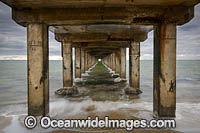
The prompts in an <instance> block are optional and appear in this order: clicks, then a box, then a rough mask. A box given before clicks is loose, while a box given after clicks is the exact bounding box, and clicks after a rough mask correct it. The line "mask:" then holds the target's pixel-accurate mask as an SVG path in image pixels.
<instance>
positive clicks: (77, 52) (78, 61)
mask: <svg viewBox="0 0 200 133" xmlns="http://www.w3.org/2000/svg"><path fill="white" fill-rule="evenodd" d="M75 78H81V48H79V47H76V48H75Z"/></svg>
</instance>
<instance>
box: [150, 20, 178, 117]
mask: <svg viewBox="0 0 200 133" xmlns="http://www.w3.org/2000/svg"><path fill="white" fill-rule="evenodd" d="M153 102H154V105H153V111H154V114H155V115H156V116H159V117H175V110H176V25H175V24H168V23H160V24H156V25H155V26H154V64H153Z"/></svg>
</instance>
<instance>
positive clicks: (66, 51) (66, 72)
mask: <svg viewBox="0 0 200 133" xmlns="http://www.w3.org/2000/svg"><path fill="white" fill-rule="evenodd" d="M62 53H63V54H62V56H63V87H71V86H72V85H73V69H72V68H73V67H72V66H73V63H72V44H71V42H66V41H63V42H62Z"/></svg>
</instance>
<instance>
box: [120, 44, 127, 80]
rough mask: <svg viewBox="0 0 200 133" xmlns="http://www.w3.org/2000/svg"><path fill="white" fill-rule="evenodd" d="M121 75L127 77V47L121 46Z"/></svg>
mask: <svg viewBox="0 0 200 133" xmlns="http://www.w3.org/2000/svg"><path fill="white" fill-rule="evenodd" d="M120 57H121V58H120V60H121V66H120V77H121V78H123V79H126V48H120Z"/></svg>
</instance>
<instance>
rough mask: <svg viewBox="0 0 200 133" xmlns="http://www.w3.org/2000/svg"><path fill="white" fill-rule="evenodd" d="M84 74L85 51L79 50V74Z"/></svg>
mask: <svg viewBox="0 0 200 133" xmlns="http://www.w3.org/2000/svg"><path fill="white" fill-rule="evenodd" d="M84 72H85V51H84V50H83V49H81V73H84Z"/></svg>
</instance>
